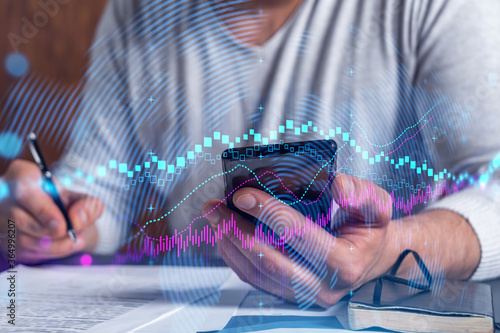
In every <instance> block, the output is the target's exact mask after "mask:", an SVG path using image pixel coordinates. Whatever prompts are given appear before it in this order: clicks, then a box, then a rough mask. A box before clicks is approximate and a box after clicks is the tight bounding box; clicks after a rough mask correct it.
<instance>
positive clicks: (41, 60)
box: [0, 0, 107, 174]
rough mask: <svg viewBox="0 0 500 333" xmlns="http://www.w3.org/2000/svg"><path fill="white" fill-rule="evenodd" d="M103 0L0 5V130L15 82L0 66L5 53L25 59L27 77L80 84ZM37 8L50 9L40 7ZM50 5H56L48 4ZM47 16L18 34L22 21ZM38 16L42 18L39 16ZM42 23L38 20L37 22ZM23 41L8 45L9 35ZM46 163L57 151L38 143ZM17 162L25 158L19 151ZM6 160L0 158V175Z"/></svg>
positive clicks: (4, 0) (2, 0)
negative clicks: (35, 75) (28, 31)
mask: <svg viewBox="0 0 500 333" xmlns="http://www.w3.org/2000/svg"><path fill="white" fill-rule="evenodd" d="M106 1H107V0H0V15H1V19H0V64H1V67H0V129H1V128H2V127H4V126H5V122H6V115H5V112H4V105H3V103H4V102H5V100H4V97H5V95H6V94H7V92H8V91H9V88H10V87H12V86H13V85H14V84H15V83H16V82H17V80H19V79H18V78H14V77H12V76H10V75H9V74H8V73H7V71H6V69H5V66H4V63H5V59H6V57H7V55H8V54H10V53H11V52H14V51H19V52H21V53H23V54H24V55H25V56H26V57H27V58H28V60H29V63H30V73H38V74H40V75H41V76H42V77H43V78H46V79H48V80H51V81H57V82H60V83H61V84H62V86H63V87H66V88H69V89H71V88H72V87H74V86H76V85H77V83H78V82H79V80H80V79H81V77H82V75H83V73H84V71H85V66H86V64H87V61H88V58H87V54H86V52H87V50H88V48H89V46H90V45H91V42H92V38H93V35H94V32H95V28H96V25H97V23H98V21H99V18H100V16H101V14H102V11H103V9H104V6H105V4H106ZM43 3H45V4H50V3H52V6H43ZM54 4H56V5H54ZM43 7H45V8H48V9H49V12H48V14H49V15H45V17H48V20H47V22H46V23H45V24H40V27H37V30H38V31H37V32H36V33H35V34H30V35H28V36H26V34H23V26H24V25H26V23H25V22H26V21H28V22H31V23H33V21H34V20H36V19H39V20H40V19H43V17H44V15H43V13H47V9H44V8H43ZM40 13H42V14H40ZM39 22H40V23H43V21H39ZM14 35H16V36H20V37H22V38H25V37H29V38H25V39H24V40H23V42H21V43H18V45H16V43H15V42H14V43H13V42H12V39H13V38H12V36H14ZM2 125H3V126H2ZM41 144H42V150H43V151H44V152H46V155H47V160H49V162H52V161H55V160H56V159H57V158H58V157H59V156H60V154H61V151H58V150H57V149H54V148H53V147H50V145H48V144H47V143H44V142H43V141H42V142H41ZM21 158H29V154H27V151H26V150H25V151H23V153H22V154H21ZM6 166H7V161H5V160H2V159H1V158H0V174H2V173H3V172H4V171H5V169H6Z"/></svg>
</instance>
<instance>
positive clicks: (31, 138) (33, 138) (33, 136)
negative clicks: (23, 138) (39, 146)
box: [28, 132, 36, 140]
mask: <svg viewBox="0 0 500 333" xmlns="http://www.w3.org/2000/svg"><path fill="white" fill-rule="evenodd" d="M28 139H30V140H35V139H36V134H35V133H34V132H31V133H30V134H29V135H28Z"/></svg>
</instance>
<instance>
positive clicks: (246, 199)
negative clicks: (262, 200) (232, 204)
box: [236, 194, 257, 210]
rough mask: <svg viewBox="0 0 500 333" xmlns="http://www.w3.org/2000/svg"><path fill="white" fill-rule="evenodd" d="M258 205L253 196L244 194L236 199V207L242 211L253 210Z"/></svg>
mask: <svg viewBox="0 0 500 333" xmlns="http://www.w3.org/2000/svg"><path fill="white" fill-rule="evenodd" d="M256 204H257V200H256V199H255V197H254V196H253V195H251V194H243V195H241V196H239V197H238V199H236V206H238V207H239V208H242V209H247V210H248V209H252V208H254V207H255V205H256Z"/></svg>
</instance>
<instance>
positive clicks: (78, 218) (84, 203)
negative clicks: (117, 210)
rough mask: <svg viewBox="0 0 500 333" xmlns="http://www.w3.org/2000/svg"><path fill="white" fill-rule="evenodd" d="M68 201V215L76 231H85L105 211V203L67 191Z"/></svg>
mask: <svg viewBox="0 0 500 333" xmlns="http://www.w3.org/2000/svg"><path fill="white" fill-rule="evenodd" d="M64 195H65V196H66V199H67V200H68V201H67V202H68V215H69V218H70V219H71V223H72V224H73V227H74V229H75V230H76V231H81V230H84V229H85V228H86V227H88V226H89V225H91V224H93V223H94V222H95V220H96V219H98V218H99V217H100V216H101V215H102V213H103V211H104V203H103V202H102V201H101V200H100V199H98V198H96V197H91V196H88V195H86V194H82V193H77V192H71V191H65V193H64Z"/></svg>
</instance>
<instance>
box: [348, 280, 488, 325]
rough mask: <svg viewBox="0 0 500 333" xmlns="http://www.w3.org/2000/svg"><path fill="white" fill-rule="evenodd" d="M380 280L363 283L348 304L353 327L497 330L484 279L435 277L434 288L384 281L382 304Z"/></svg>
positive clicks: (350, 323) (350, 322)
mask: <svg viewBox="0 0 500 333" xmlns="http://www.w3.org/2000/svg"><path fill="white" fill-rule="evenodd" d="M375 286H376V282H375V281H374V282H370V283H368V284H366V285H364V286H363V287H361V288H360V289H359V290H358V291H357V292H356V293H355V294H354V296H353V297H352V298H351V300H350V301H349V305H348V317H349V326H350V328H351V329H353V330H360V329H364V328H369V327H381V328H385V329H389V330H395V331H401V332H450V333H454V332H457V333H458V332H477V333H480V332H494V321H493V303H492V297H491V289H490V286H489V285H487V284H484V283H473V282H464V281H453V280H443V281H440V282H438V281H435V282H434V286H433V288H432V289H431V290H424V291H419V290H415V289H414V288H411V287H409V286H407V285H403V284H398V283H393V282H390V281H389V282H387V281H386V282H384V289H383V293H382V297H381V300H380V304H376V303H374V300H373V295H374V291H375Z"/></svg>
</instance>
